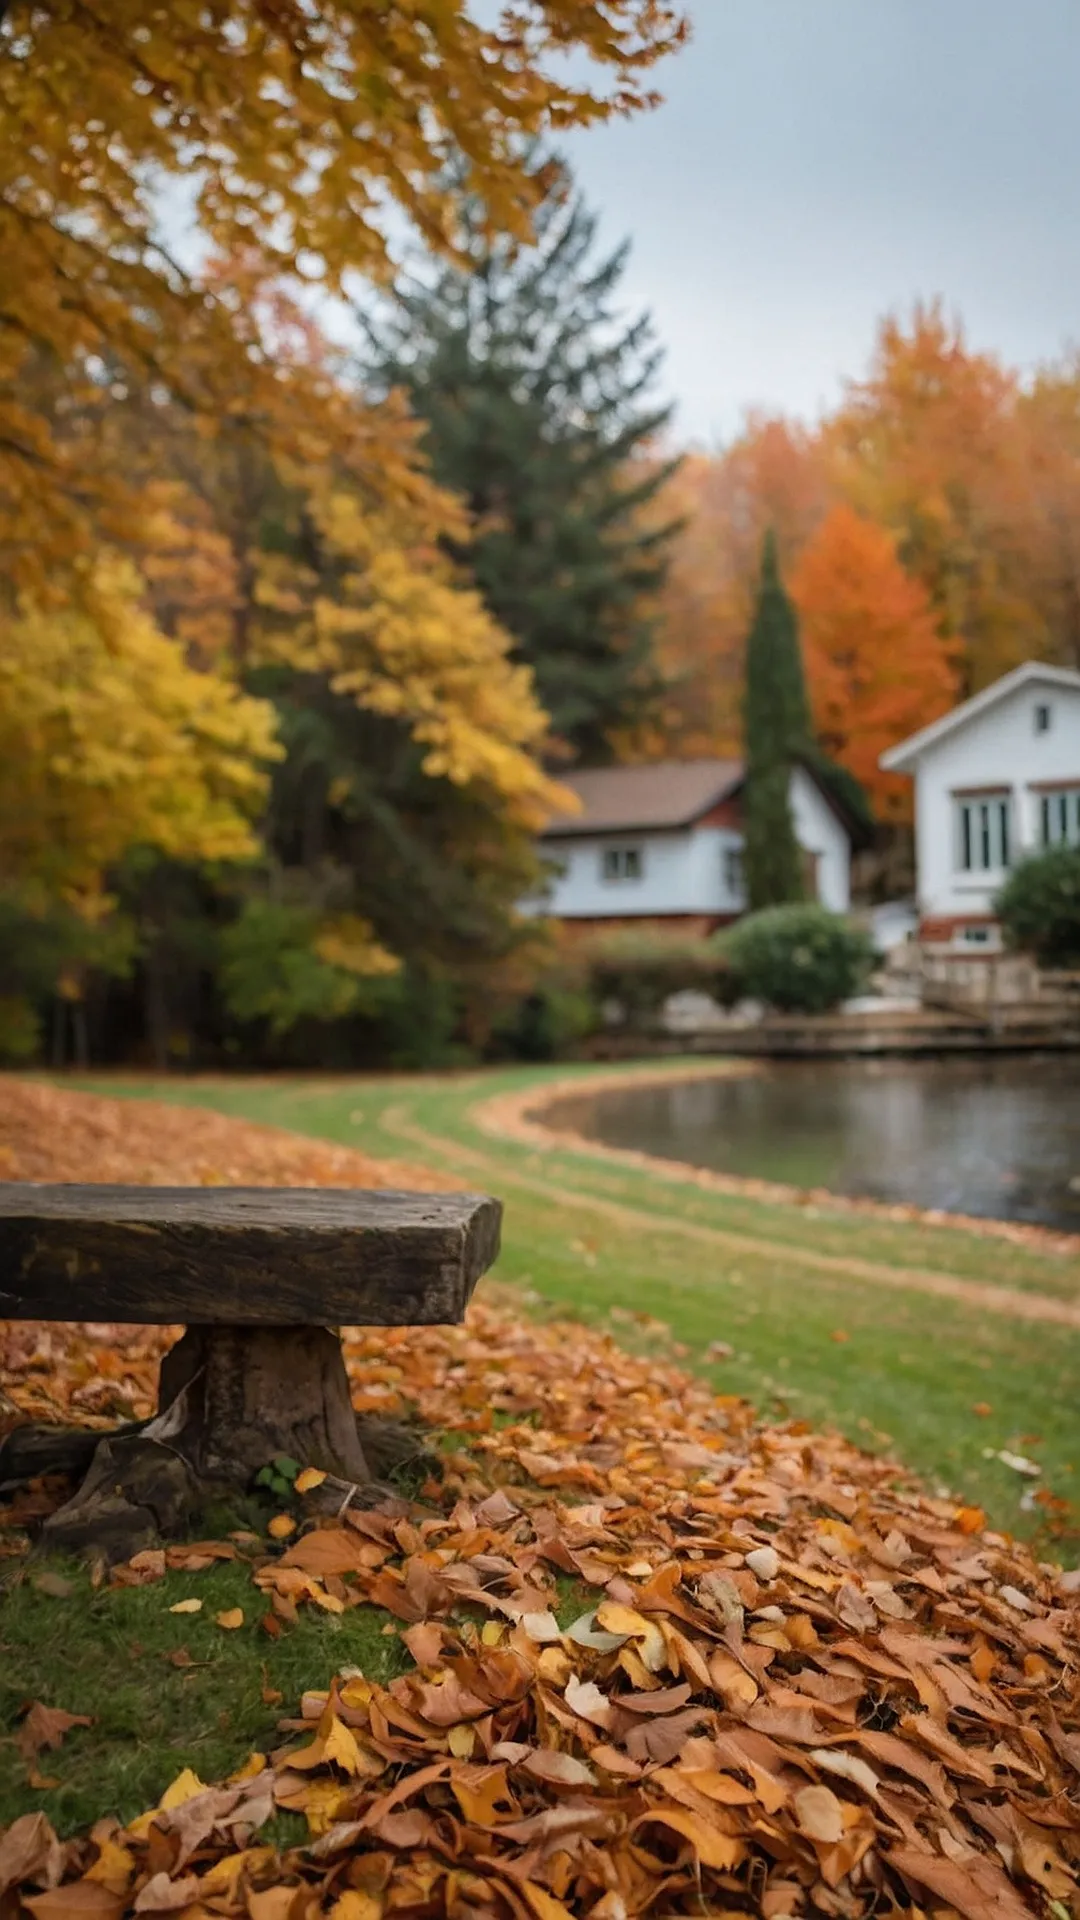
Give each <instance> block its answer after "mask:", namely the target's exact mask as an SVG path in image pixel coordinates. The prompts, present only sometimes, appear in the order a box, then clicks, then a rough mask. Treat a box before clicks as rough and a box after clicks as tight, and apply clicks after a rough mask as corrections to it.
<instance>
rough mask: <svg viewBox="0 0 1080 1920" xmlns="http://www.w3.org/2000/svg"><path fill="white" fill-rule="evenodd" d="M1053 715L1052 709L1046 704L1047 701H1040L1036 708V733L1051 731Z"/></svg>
mask: <svg viewBox="0 0 1080 1920" xmlns="http://www.w3.org/2000/svg"><path fill="white" fill-rule="evenodd" d="M1052 717H1053V716H1052V709H1051V708H1050V707H1048V706H1047V705H1046V703H1045V701H1040V702H1039V705H1038V706H1037V707H1036V709H1035V731H1036V733H1049V731H1050V721H1051V719H1052Z"/></svg>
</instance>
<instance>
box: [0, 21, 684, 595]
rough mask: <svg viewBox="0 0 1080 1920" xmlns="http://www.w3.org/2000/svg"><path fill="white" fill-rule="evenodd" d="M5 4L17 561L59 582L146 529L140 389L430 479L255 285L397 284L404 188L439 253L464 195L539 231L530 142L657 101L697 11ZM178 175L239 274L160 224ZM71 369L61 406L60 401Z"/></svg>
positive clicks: (368, 465)
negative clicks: (135, 475) (132, 429)
mask: <svg viewBox="0 0 1080 1920" xmlns="http://www.w3.org/2000/svg"><path fill="white" fill-rule="evenodd" d="M0 14H2V20H3V24H2V27H0V55H2V57H0V170H2V172H3V177H4V182H5V191H4V195H3V199H2V202H0V257H2V259H3V261H4V282H5V284H4V307H5V314H4V318H5V322H6V325H5V327H4V329H3V331H2V332H0V501H2V502H3V503H4V505H3V511H2V512H0V552H3V553H4V557H5V560H6V563H7V571H8V577H9V578H11V579H14V580H15V581H16V582H17V583H18V584H20V585H22V586H24V587H30V588H32V589H33V590H34V591H35V592H37V593H41V592H43V591H45V589H46V588H47V587H48V586H50V585H55V584H56V582H57V581H58V579H59V577H60V571H61V568H63V569H66V570H68V572H69V574H70V572H71V571H72V570H73V571H74V572H75V575H76V577H77V575H78V571H79V569H80V568H82V569H83V570H88V569H89V568H90V566H91V565H92V562H93V557H94V552H95V546H96V542H97V540H98V539H100V537H101V535H102V533H103V532H104V533H105V534H106V535H108V534H109V533H111V534H112V535H113V536H114V537H119V535H120V534H121V532H123V533H124V534H125V535H127V534H130V531H131V525H132V514H133V511H134V509H135V507H136V504H137V502H136V498H135V497H134V496H133V492H132V489H131V487H130V486H129V484H128V481H127V477H126V475H125V473H124V470H123V468H117V467H114V466H111V465H110V463H109V462H108V461H107V460H106V459H104V458H102V448H103V443H104V442H103V436H104V437H105V439H107V432H108V428H107V422H108V417H109V414H110V411H111V410H112V408H113V407H114V406H115V405H116V404H117V403H119V404H121V405H123V404H125V403H126V402H127V401H128V399H129V398H130V394H131V391H132V388H133V386H136V387H143V386H145V387H147V388H149V389H150V390H151V391H153V390H155V389H161V390H162V391H163V392H165V393H172V394H173V395H174V396H176V397H178V398H179V399H180V400H181V402H182V404H183V405H184V406H185V407H186V408H187V409H189V411H190V413H191V416H192V418H194V419H196V420H198V421H199V422H200V423H201V424H202V425H203V426H204V427H205V428H206V430H207V431H208V432H213V431H214V430H215V428H216V425H217V424H218V423H219V422H220V421H222V420H226V421H232V422H234V423H238V424H243V426H244V427H245V430H247V431H250V432H252V433H253V434H254V435H256V436H257V437H259V439H260V440H261V441H262V442H263V444H264V445H272V446H275V447H276V448H277V450H278V451H279V452H281V451H283V450H286V449H287V450H290V451H292V452H297V451H299V450H301V449H302V450H303V458H304V459H306V460H315V459H322V460H327V461H329V460H337V461H339V462H344V463H345V464H346V465H347V466H348V467H349V468H350V470H351V471H353V472H361V471H363V472H365V473H366V475H367V477H368V479H369V481H370V483H371V484H372V486H373V488H374V490H375V491H376V493H377V494H378V496H379V497H380V498H384V499H385V498H387V497H389V496H392V495H393V494H394V493H395V491H396V492H398V493H399V494H402V495H403V494H407V493H409V492H410V491H411V490H415V488H416V487H417V485H418V484H419V482H418V479H417V476H416V473H415V468H414V465H413V461H412V436H411V433H410V431H409V429H408V427H407V425H406V423H405V422H404V420H403V418H402V416H401V414H400V413H398V414H396V415H395V414H394V412H393V410H391V411H390V413H389V414H387V415H383V416H381V417H380V418H378V419H374V418H373V419H372V420H370V421H369V422H368V423H367V424H366V426H364V427H359V428H358V426H357V423H356V420H355V418H352V419H350V418H349V412H350V410H348V409H343V408H342V407H341V405H340V404H339V396H337V395H335V393H334V392H333V390H332V388H331V387H329V386H328V384H327V383H326V382H325V381H321V380H320V379H319V378H318V377H316V376H315V375H314V374H313V373H312V371H311V370H310V369H308V368H305V367H300V366H297V365H295V364H293V365H290V364H289V359H288V354H287V352H282V351H280V350H279V349H280V346H281V343H280V342H279V341H278V340H276V339H275V338H274V330H273V326H272V324H268V316H267V314H266V313H265V311H260V307H259V302H258V300H257V299H256V298H255V297H254V296H255V295H256V294H257V293H259V291H260V290H264V289H265V288H267V287H268V286H269V285H270V284H272V283H274V282H277V281H278V280H279V279H280V278H281V276H282V275H292V276H294V277H295V278H298V279H300V280H303V281H307V282H309V283H310V282H315V283H318V284H320V285H321V286H322V287H324V288H326V289H327V290H330V291H339V290H341V289H342V287H343V285H344V284H345V283H346V281H347V277H348V276H349V275H351V274H356V273H360V274H367V275H374V276H376V277H377V276H378V275H380V274H381V273H382V272H384V270H385V268H386V248H385V241H384V237H383V233H384V220H385V211H386V205H387V202H388V201H392V202H396V203H397V204H398V206H399V207H400V208H402V209H403V210H404V212H405V214H406V215H407V217H408V218H409V219H410V221H411V222H412V223H413V225H414V227H415V228H416V230H418V231H419V233H420V234H421V235H422V236H423V238H424V239H425V240H426V241H427V242H428V244H430V245H432V246H435V247H436V248H442V249H444V250H449V249H453V247H454V245H455V242H456V226H457V216H458V209H459V206H460V195H461V193H467V194H470V195H476V196H479V198H480V200H481V201H482V202H483V203H484V204H485V206H486V208H487V212H488V217H489V219H490V222H491V224H492V225H493V226H494V227H497V228H498V229H500V230H501V231H510V232H517V233H521V234H524V233H525V232H526V231H527V228H528V219H529V209H530V207H531V206H532V205H534V204H535V201H536V198H537V194H538V192H539V191H540V190H541V186H542V183H541V182H539V181H537V180H536V179H535V178H530V175H529V162H528V157H527V149H528V139H529V137H531V136H533V135H538V134H543V133H544V132H545V131H549V130H552V129H557V130H561V129H563V128H566V127H571V126H575V125H585V124H588V123H590V122H594V121H598V120H604V119H607V118H609V117H610V116H611V115H612V114H617V113H627V112H632V111H634V110H635V109H638V108H640V107H642V106H645V105H648V104H649V103H650V102H651V99H652V97H653V96H652V95H651V94H650V93H649V92H648V90H647V86H646V80H647V76H648V74H649V70H650V69H651V68H652V66H653V65H654V63H655V62H656V61H657V60H658V59H659V58H660V57H661V56H662V55H663V54H664V53H666V52H667V51H669V50H670V49H671V48H673V47H675V46H677V45H678V44H679V42H680V40H681V39H682V38H683V35H684V28H683V25H682V23H681V21H680V18H679V14H678V8H677V5H676V4H675V0H604V4H600V0H521V3H520V4H517V5H515V6H513V7H510V6H507V7H506V8H505V9H504V10H502V15H501V17H500V18H496V19H495V20H491V19H488V20H484V21H481V20H479V19H477V17H476V10H475V9H474V8H473V7H472V6H471V5H470V4H469V0H440V4H439V5H437V6H431V5H425V6H417V5H416V4H415V0H386V3H385V4H383V5H380V6H372V5H371V3H370V0H320V4H319V5H318V6H317V7H312V6H310V5H305V4H303V0H223V3H222V4H220V5H214V6H206V5H205V4H203V0H170V5H168V6H159V7H155V8H149V9H148V8H146V7H145V6H144V5H142V4H141V0H109V4H108V5H107V6H106V7H87V6H83V5H80V4H78V3H77V0H55V4H50V5H48V6H41V5H39V4H36V0H12V3H11V4H9V5H7V6H5V7H4V8H2V9H0ZM567 55H570V56H573V55H580V56H584V57H583V58H581V59H574V58H569V59H568V58H566V56H567ZM523 136H525V137H524V138H523ZM451 151H456V152H458V153H461V154H462V155H464V156H465V167H464V175H463V178H462V180H461V182H460V183H459V186H458V187H457V189H456V190H455V191H454V192H450V191H448V189H447V186H446V159H447V155H448V153H449V152H451ZM170 177H171V178H172V179H174V180H183V181H184V182H186V183H191V184H192V185H193V188H194V211H195V215H196V218H197V220H198V222H199V224H200V227H201V229H202V231H203V232H204V233H205V234H206V235H207V236H208V237H209V239H210V241H211V243H212V245H213V247H214V248H215V250H216V251H217V253H218V254H219V255H220V256H221V257H222V258H223V259H224V260H225V261H227V262H228V263H229V264H228V267H227V269H226V270H225V271H224V272H218V273H217V274H216V275H214V276H211V277H210V278H209V280H208V282H207V284H205V285H204V284H198V283H196V282H195V281H194V280H193V279H192V278H191V276H190V275H189V274H188V273H187V272H185V270H184V268H183V267H182V265H181V264H180V263H179V262H178V261H177V260H175V259H172V258H170V257H169V256H168V255H167V253H166V252H165V250H164V248H163V246H162V244H161V242H160V240H159V238H158V237H157V232H156V225H157V222H156V212H157V209H156V206H155V203H154V197H153V191H152V186H151V184H150V183H151V182H157V181H161V180H165V181H166V182H167V181H168V180H169V178H170ZM270 320H271V321H272V316H270ZM49 366H55V367H59V368H62V369H63V370H64V378H65V391H64V393H63V395H62V397H61V403H60V404H57V403H56V396H55V394H54V395H51V396H47V395H43V393H42V392H41V391H39V390H38V389H39V387H40V386H41V384H42V382H43V381H44V379H45V370H46V369H47V368H48V367H49Z"/></svg>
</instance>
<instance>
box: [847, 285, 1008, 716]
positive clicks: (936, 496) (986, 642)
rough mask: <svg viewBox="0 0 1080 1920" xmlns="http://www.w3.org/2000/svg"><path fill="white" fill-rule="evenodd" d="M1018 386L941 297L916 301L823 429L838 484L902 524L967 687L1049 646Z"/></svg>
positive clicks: (880, 518) (892, 526)
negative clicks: (1030, 533)
mask: <svg viewBox="0 0 1080 1920" xmlns="http://www.w3.org/2000/svg"><path fill="white" fill-rule="evenodd" d="M1018 396H1019V382H1018V380H1017V378H1016V376H1015V374H1013V373H1011V372H1009V371H1008V370H1007V369H1006V368H1004V367H1002V366H1001V364H1000V363H999V362H998V361H997V360H996V359H994V358H993V356H992V355H989V354H980V353H973V352H972V351H971V350H970V348H969V347H968V346H967V344H966V341H965V339H964V333H963V328H962V327H961V326H960V324H959V323H958V322H950V321H947V320H946V319H945V317H944V315H943V313H942V310H941V306H940V304H939V303H933V304H932V305H930V306H921V305H920V306H917V307H916V309H915V311H914V314H913V316H912V319H911V322H910V325H909V326H907V327H905V326H904V325H903V324H902V323H901V322H900V321H899V320H897V319H896V318H895V317H892V316H890V317H889V318H887V319H886V320H885V321H884V322H883V324H882V326H881V330H880V332H879V335H878V341H877V347H876V351H875V355H874V359H873V363H872V365H871V369H870V374H869V377H868V378H867V379H866V380H864V381H859V382H853V383H852V384H851V386H850V387H849V389H848V396H847V399H846V401H845V403H844V405H843V406H842V407H841V409H840V411H839V413H838V414H837V415H836V416H835V417H834V419H833V420H832V421H831V422H830V423H829V424H828V426H827V427H826V429H825V438H826V442H827V445H828V447H829V450H830V453H831V455H832V459H833V479H834V485H835V488H836V491H837V492H838V493H839V494H840V495H841V497H842V498H844V499H846V500H848V501H849V502H850V504H851V505H852V506H854V507H855V508H856V509H857V510H858V511H859V512H860V513H864V514H866V515H867V516H868V517H869V518H870V519H872V520H876V521H877V522H878V523H879V524H880V525H881V526H883V527H887V528H888V529H889V531H890V532H891V533H893V534H894V535H895V536H896V539H897V542H898V547H899V553H900V557H901V559H902V561H903V563H904V565H905V567H906V568H907V569H908V571H909V572H910V573H912V574H914V575H915V576H916V577H917V578H918V579H919V580H920V581H921V582H922V584H923V586H924V587H925V588H926V590H927V592H928V593H929V595H930V598H931V600H932V601H933V603H934V606H935V608H936V610H937V613H938V616H939V618H940V620H941V622H942V624H943V626H944V630H945V632H946V633H947V634H950V635H955V636H956V637H957V638H958V639H959V640H960V641H961V642H962V645H963V656H962V667H963V679H964V682H965V687H964V690H965V691H966V692H973V691H975V690H977V689H978V688H979V687H982V686H986V685H988V684H989V682H990V681H992V680H996V679H997V678H998V677H999V676H1000V675H1001V674H1002V673H1005V672H1007V671H1008V669H1009V668H1010V667H1014V666H1016V665H1017V664H1018V663H1019V662H1020V661H1021V660H1026V659H1029V658H1030V657H1031V656H1032V655H1033V654H1038V653H1040V652H1041V651H1042V647H1041V644H1040V642H1041V638H1042V635H1041V632H1040V626H1041V623H1040V621H1039V619H1038V616H1037V614H1036V613H1035V611H1034V609H1033V608H1032V606H1031V604H1030V601H1029V600H1028V598H1027V595H1026V593H1025V591H1024V587H1025V580H1024V567H1023V564H1022V559H1021V551H1022V546H1023V534H1022V531H1021V529H1022V527H1023V523H1024V522H1025V521H1026V519H1027V488H1026V480H1025V473H1024V462H1023V459H1022V457H1021V443H1020V437H1019V435H1018V433H1017V429H1016V410H1017V402H1018Z"/></svg>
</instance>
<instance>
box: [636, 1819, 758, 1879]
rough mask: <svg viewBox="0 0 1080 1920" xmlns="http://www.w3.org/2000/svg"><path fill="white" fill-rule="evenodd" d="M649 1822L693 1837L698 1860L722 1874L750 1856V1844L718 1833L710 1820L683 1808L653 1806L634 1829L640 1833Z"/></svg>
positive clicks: (691, 1839)
mask: <svg viewBox="0 0 1080 1920" xmlns="http://www.w3.org/2000/svg"><path fill="white" fill-rule="evenodd" d="M646 1825H650V1826H651V1825H659V1826H664V1827H668V1828H670V1830H671V1831H672V1832H673V1833H677V1834H680V1835H681V1837H682V1838H683V1839H684V1840H689V1842H690V1845H691V1847H692V1848H693V1850H694V1853H695V1855H696V1857H697V1859H698V1860H699V1861H700V1862H701V1865H702V1866H704V1867H714V1868H716V1869H717V1870H718V1871H719V1872H721V1873H730V1872H731V1870H732V1868H733V1867H737V1866H739V1865H740V1863H741V1862H742V1861H743V1860H745V1858H746V1844H745V1842H744V1841H742V1840H737V1839H735V1838H733V1837H732V1835H730V1834H727V1833H718V1832H717V1831H716V1829H715V1828H714V1827H711V1826H710V1825H709V1824H708V1822H707V1821H705V1820H701V1819H699V1818H698V1816H697V1815H696V1814H693V1813H687V1812H685V1811H684V1810H683V1808H682V1807H673V1806H669V1805H663V1804H661V1805H660V1806H657V1807H650V1808H649V1810H648V1812H647V1813H643V1814H641V1815H639V1817H638V1819H637V1820H635V1821H634V1824H633V1828H632V1829H631V1831H633V1832H637V1830H638V1829H639V1828H640V1827H643V1826H646Z"/></svg>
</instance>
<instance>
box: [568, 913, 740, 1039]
mask: <svg viewBox="0 0 1080 1920" xmlns="http://www.w3.org/2000/svg"><path fill="white" fill-rule="evenodd" d="M585 957H586V963H587V965H588V970H589V981H590V985H591V987H592V991H593V994H594V995H595V997H596V999H597V1000H599V1001H605V1000H609V1001H610V1000H614V1001H617V1002H618V1004H619V1006H620V1007H621V1008H622V1017H623V1024H624V1025H625V1026H627V1027H631V1028H633V1029H634V1030H635V1031H640V1030H641V1029H642V1028H644V1027H647V1026H649V1025H650V1024H651V1023H652V1022H653V1021H655V1020H656V1018H657V1017H658V1015H659V1012H660V1009H661V1007H662V1006H663V1004H664V1001H665V1000H667V999H668V997H669V995H671V994H673V993H681V992H684V991H685V990H686V989H687V988H691V987H693V988H697V990H698V991H699V992H701V993H709V994H712V995H713V997H714V998H717V999H723V998H726V997H727V992H726V979H725V976H726V973H727V967H726V963H725V960H724V958H723V956H722V955H721V954H720V953H719V952H718V950H717V948H716V946H715V944H714V942H713V941H711V940H704V939H694V938H687V937H685V936H683V937H679V936H676V935H665V934H659V933H634V932H632V931H630V930H627V931H624V932H620V933H609V934H604V935H602V936H601V937H600V938H599V939H597V940H595V941H593V942H591V943H590V944H589V946H588V947H587V949H586V950H585Z"/></svg>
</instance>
